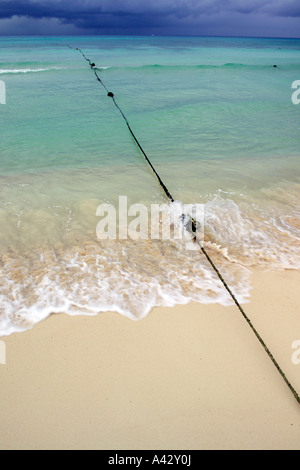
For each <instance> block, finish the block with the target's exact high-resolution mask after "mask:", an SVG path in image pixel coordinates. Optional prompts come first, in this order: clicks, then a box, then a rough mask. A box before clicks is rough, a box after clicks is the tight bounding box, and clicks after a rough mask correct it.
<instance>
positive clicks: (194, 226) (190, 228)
mask: <svg viewBox="0 0 300 470" xmlns="http://www.w3.org/2000/svg"><path fill="white" fill-rule="evenodd" d="M68 47H69V48H70V49H73V50H76V51H79V52H80V53H81V54H82V56H83V58H84V59H85V60H86V61H87V62H88V63H89V65H90V67H91V69H92V70H93V72H94V74H95V76H96V79H97V80H98V82H99V83H101V85H102V86H103V87H104V88H105V90H106V92H107V96H109V97H110V98H111V99H112V100H113V103H114V105H115V106H116V108H117V109H118V110H119V112H120V113H121V116H122V117H123V119H124V120H125V122H126V125H127V127H128V129H129V132H130V134H131V135H132V137H133V139H134V141H135V142H136V144H137V146H138V147H139V149H140V150H141V152H142V154H143V155H144V157H145V159H146V161H147V162H148V164H149V165H150V167H151V168H152V170H153V172H154V174H155V176H156V177H157V179H158V181H159V184H160V185H161V187H162V188H163V190H164V192H165V194H166V196H167V197H168V199H169V200H170V201H171V202H174V201H175V199H174V198H173V196H172V194H171V193H170V191H169V190H168V188H167V187H166V185H165V184H164V182H163V181H162V179H161V177H160V176H159V174H158V173H157V171H156V170H155V168H154V166H153V165H152V163H151V161H150V159H149V158H148V156H147V154H146V152H145V151H144V149H143V148H142V146H141V144H140V143H139V141H138V139H137V138H136V136H135V134H134V132H133V130H132V128H131V126H130V124H129V122H128V120H127V118H126V116H125V114H124V113H123V111H122V109H121V108H120V106H119V105H118V104H117V102H116V100H115V95H114V93H112V92H111V91H109V90H108V88H107V87H106V85H105V83H104V82H103V81H102V80H101V78H100V77H99V73H98V72H101V68H97V67H96V64H95V63H94V62H92V61H91V60H90V59H88V58H87V57H86V55H85V54H84V53H83V52H82V50H81V49H79V48H74V47H71V46H68ZM185 218H186V216H185V214H183V215H182V217H181V219H182V220H184V219H185ZM190 220H191V224H190V226H189V225H188V226H186V229H187V230H188V231H189V232H190V233H192V236H193V242H194V243H196V244H197V245H198V247H199V249H200V250H201V252H202V253H203V254H204V256H205V258H206V259H207V261H208V262H209V264H210V265H211V267H212V268H213V270H214V271H215V273H216V274H217V276H218V278H219V280H220V281H221V282H222V284H223V286H224V287H225V289H226V290H227V292H228V293H229V295H230V297H231V298H232V300H233V301H234V303H235V305H236V306H237V308H238V309H239V311H240V312H241V314H242V315H243V317H244V319H245V320H246V322H247V323H248V325H249V326H250V328H251V330H252V331H253V333H254V334H255V336H256V338H257V339H258V341H259V342H260V344H261V345H262V347H263V348H264V350H265V352H266V353H267V355H268V356H269V358H270V359H271V361H272V362H273V364H274V366H275V367H276V369H277V370H278V372H279V373H280V375H281V377H282V378H283V380H284V381H285V383H286V385H287V386H288V388H289V389H290V391H291V392H292V394H293V395H294V397H295V398H296V400H297V402H298V403H300V396H299V395H298V393H297V392H296V390H295V388H294V387H293V386H292V384H291V383H290V381H289V380H288V378H287V377H286V375H285V373H284V372H283V370H282V369H281V367H280V366H279V364H278V362H277V361H276V359H275V358H274V356H273V354H272V353H271V351H270V349H269V348H268V347H267V345H266V343H265V342H264V340H263V339H262V337H261V336H260V334H259V333H258V331H257V330H256V329H255V327H254V326H253V324H252V322H251V320H250V319H249V317H248V316H247V315H246V313H245V311H244V309H243V307H242V306H241V304H240V303H239V301H238V300H237V298H236V297H235V295H234V293H233V292H232V290H231V289H230V287H229V285H228V284H227V282H226V281H225V279H224V278H223V276H222V274H221V273H220V271H219V269H218V268H217V266H216V265H215V263H214V262H213V260H212V259H211V257H210V256H209V254H208V253H207V251H206V249H205V248H204V246H203V245H202V243H201V242H200V240H199V239H198V237H197V234H196V230H197V222H196V221H195V219H193V218H192V217H190Z"/></svg>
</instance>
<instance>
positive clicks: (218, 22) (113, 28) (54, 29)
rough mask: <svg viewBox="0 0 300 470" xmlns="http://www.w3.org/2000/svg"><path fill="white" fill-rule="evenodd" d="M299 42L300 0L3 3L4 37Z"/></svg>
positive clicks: (0, 8) (5, 0)
mask: <svg viewBox="0 0 300 470" xmlns="http://www.w3.org/2000/svg"><path fill="white" fill-rule="evenodd" d="M19 34H20V35H30V34H49V35H52V34H57V35H64V34H66V35H68V34H133V35H138V34H140V35H148V34H157V35H209V36H260V37H292V38H293V37H294V38H295V37H298V38H299V37H300V0H0V35H19Z"/></svg>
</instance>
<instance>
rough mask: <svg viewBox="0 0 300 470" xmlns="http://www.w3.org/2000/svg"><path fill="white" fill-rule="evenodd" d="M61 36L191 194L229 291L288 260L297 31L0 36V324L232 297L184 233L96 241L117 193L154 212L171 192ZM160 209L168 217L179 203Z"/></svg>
mask: <svg viewBox="0 0 300 470" xmlns="http://www.w3.org/2000/svg"><path fill="white" fill-rule="evenodd" d="M67 44H71V45H72V46H73V47H81V48H82V49H83V50H84V52H85V53H86V54H87V56H88V57H90V58H91V59H92V60H93V61H95V62H96V64H97V65H98V66H101V67H103V70H102V72H100V73H101V78H102V79H103V81H104V82H105V84H106V85H107V86H108V88H109V89H111V90H112V91H113V92H114V93H115V95H116V100H117V102H118V104H119V105H120V106H121V107H122V109H123V111H124V112H125V113H126V115H127V117H128V119H129V121H130V124H131V126H132V127H133V129H134V132H135V134H136V135H137V136H138V138H139V140H140V142H141V144H142V145H143V148H144V149H145V150H146V152H147V154H148V156H149V157H150V159H151V161H152V162H153V164H154V165H155V168H156V169H157V170H158V172H159V174H160V176H161V177H162V179H163V181H164V183H165V184H166V186H167V187H168V189H169V190H170V192H171V193H172V195H173V197H174V199H175V200H176V201H181V203H184V204H188V203H190V204H200V205H203V207H204V219H203V221H201V222H203V223H202V226H201V230H204V242H205V245H206V247H207V249H208V250H209V253H210V254H211V256H212V258H213V259H214V260H215V262H216V263H217V264H218V266H219V268H220V270H221V272H222V274H223V275H224V277H226V280H227V281H228V283H229V284H230V285H231V286H232V289H233V290H234V292H235V294H236V296H237V297H238V298H239V300H240V301H241V302H246V301H247V300H249V298H250V295H251V284H250V278H249V269H250V268H251V267H253V266H256V267H260V268H261V269H270V268H271V269H286V268H289V269H298V268H299V264H300V256H299V255H300V250H299V239H300V237H299V235H300V204H299V189H300V172H299V132H298V130H299V124H300V117H299V109H300V107H298V106H296V105H293V104H292V101H291V95H292V89H291V84H292V82H293V81H294V80H297V79H299V78H300V77H299V74H300V67H299V56H300V41H298V40H267V39H261V40H260V39H238V38H237V39H230V38H224V39H222V38H155V37H154V38H152V37H151V38H137V37H135V38H119V37H107V38H82V37H80V38H1V39H0V79H1V80H4V81H5V84H6V90H7V104H6V105H1V106H0V113H1V114H0V118H1V120H0V132H1V150H0V165H1V176H0V224H1V231H0V263H1V272H0V285H1V291H0V312H1V313H0V334H2V335H5V334H10V333H12V332H14V331H20V330H22V329H27V328H29V327H31V326H32V325H34V324H35V323H36V322H38V321H41V320H42V319H43V318H46V317H47V316H48V315H49V314H51V313H52V312H66V313H70V314H78V313H81V314H82V313H84V314H97V313H98V312H101V311H108V310H114V311H117V312H119V313H120V314H123V315H126V316H128V317H130V318H132V319H140V318H143V317H144V316H145V315H147V314H148V313H149V312H150V311H151V309H152V308H153V307H154V306H157V305H174V304H176V303H187V302H189V301H191V300H193V301H198V302H205V303H211V302H219V303H222V304H225V305H228V304H230V303H231V301H230V299H229V298H228V294H227V293H226V291H225V292H224V288H223V287H222V285H220V282H219V281H218V280H217V279H216V277H215V275H214V273H212V271H211V268H210V267H209V266H208V265H207V263H206V261H205V260H204V259H203V257H201V255H200V254H199V253H198V252H197V251H191V250H187V246H186V240H176V239H171V240H163V239H155V240H152V239H151V230H150V225H149V232H148V237H146V239H144V240H132V239H131V238H130V237H129V238H128V239H127V240H120V239H117V240H99V239H98V238H97V233H96V230H97V225H98V223H99V220H100V218H99V216H97V208H98V207H99V206H101V204H104V203H106V204H111V205H112V206H114V207H115V208H116V213H117V214H118V207H119V197H120V196H127V198H128V207H130V206H131V205H132V204H137V203H139V204H142V205H143V207H146V208H147V209H148V210H149V214H150V207H151V204H159V205H162V204H165V203H167V202H168V201H167V200H166V197H165V194H164V193H163V191H162V190H161V187H160V186H159V184H158V182H157V180H156V178H155V176H154V174H153V172H152V171H151V169H150V168H149V167H148V166H147V164H146V162H145V160H144V157H143V156H142V155H141V153H140V152H139V150H138V149H137V147H136V145H135V144H134V142H133V139H132V138H131V137H130V134H129V133H128V130H127V128H126V125H125V123H124V121H123V120H122V119H121V116H120V114H119V113H118V111H117V110H116V108H115V107H114V106H113V105H112V102H111V100H110V99H109V98H107V97H106V93H105V90H104V89H103V88H102V87H101V86H99V84H98V82H97V81H96V80H95V77H94V75H93V73H92V72H91V70H90V69H89V67H88V66H87V63H86V62H85V61H84V60H83V58H82V56H81V55H80V54H79V53H77V52H76V51H74V50H71V49H69V48H68V47H67ZM274 64H277V65H278V67H277V68H274V67H273V65H274ZM166 212H171V213H172V214H173V215H174V216H178V215H180V204H179V202H177V203H175V204H173V205H172V204H171V206H170V207H169V208H167V209H165V211H163V213H162V217H164V216H166ZM177 218H178V217H177ZM133 220H134V217H133V216H132V215H131V216H130V215H128V221H129V222H130V221H133ZM178 223H179V224H180V221H179V222H178ZM175 224H176V222H175ZM172 225H173V222H172Z"/></svg>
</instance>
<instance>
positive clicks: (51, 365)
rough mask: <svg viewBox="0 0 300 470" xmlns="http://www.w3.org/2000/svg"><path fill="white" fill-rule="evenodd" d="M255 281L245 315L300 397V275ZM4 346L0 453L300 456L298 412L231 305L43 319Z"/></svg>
mask: <svg viewBox="0 0 300 470" xmlns="http://www.w3.org/2000/svg"><path fill="white" fill-rule="evenodd" d="M252 284H253V291H252V297H251V301H250V303H248V304H245V310H246V312H247V314H248V315H249V317H250V318H251V320H252V322H253V323H254V325H255V327H256V328H257V329H258V331H259V333H260V334H261V335H262V337H263V338H264V340H265V342H266V343H267V345H268V346H269V348H270V349H271V351H272V353H273V355H274V356H275V358H276V359H277V361H278V362H279V363H280V365H281V367H282V368H283V370H284V371H285V373H286V375H287V377H288V378H289V380H290V381H291V383H292V384H293V386H294V387H295V388H296V389H297V391H298V392H299V393H300V364H299V365H296V364H293V363H292V354H293V352H295V351H294V350H293V349H292V343H293V342H294V341H295V340H300V297H299V296H300V291H299V285H300V272H299V271H283V272H267V273H266V272H254V273H253V274H252ZM1 339H2V340H3V341H4V343H5V346H6V361H7V363H6V365H0V377H1V388H0V407H1V437H0V448H1V449H103V450H104V449H111V450H112V449H114V450H125V449H130V450H133V449H137V450H138V449H147V450H150V449H151V450H162V449H173V450H174V449H177V450H183V449H185V450H192V449H298V450H299V449H300V405H299V404H298V403H297V401H296V400H295V398H294V396H293V395H292V393H291V392H290V390H289V389H288V388H287V386H286V384H285V382H284V381H283V379H282V377H281V376H280V375H279V373H278V371H277V370H276V368H275V367H274V365H273V364H272V362H271V360H270V359H269V357H268V356H267V354H266V353H265V351H264V349H263V348H262V346H261V345H260V343H259V342H258V340H257V339H256V337H255V336H254V334H253V332H252V331H251V329H250V328H249V326H248V324H247V323H246V321H245V320H244V319H243V317H242V315H241V313H240V312H239V311H238V309H237V308H236V307H235V306H233V307H222V306H220V305H201V304H189V305H185V306H176V307H174V308H157V309H155V310H153V311H152V313H151V314H150V315H149V316H148V317H147V318H146V319H144V320H142V321H140V322H134V321H131V320H128V319H127V318H124V317H121V316H120V315H117V314H114V313H105V314H100V315H98V316H96V317H87V316H81V317H70V316H68V315H63V314H61V315H52V316H51V317H50V318H49V319H47V320H46V321H43V322H42V323H40V324H38V325H36V326H35V327H34V328H33V329H32V330H30V331H27V332H24V333H18V334H14V335H12V336H9V337H3V338H1ZM299 357H300V354H299Z"/></svg>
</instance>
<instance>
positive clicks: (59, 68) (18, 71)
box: [0, 67, 62, 75]
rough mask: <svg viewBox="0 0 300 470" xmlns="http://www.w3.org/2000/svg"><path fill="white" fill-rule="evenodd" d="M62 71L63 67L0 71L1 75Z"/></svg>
mask: <svg viewBox="0 0 300 470" xmlns="http://www.w3.org/2000/svg"><path fill="white" fill-rule="evenodd" d="M61 69H62V67H50V68H46V69H0V75H8V74H22V73H39V72H49V71H51V70H61Z"/></svg>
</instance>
